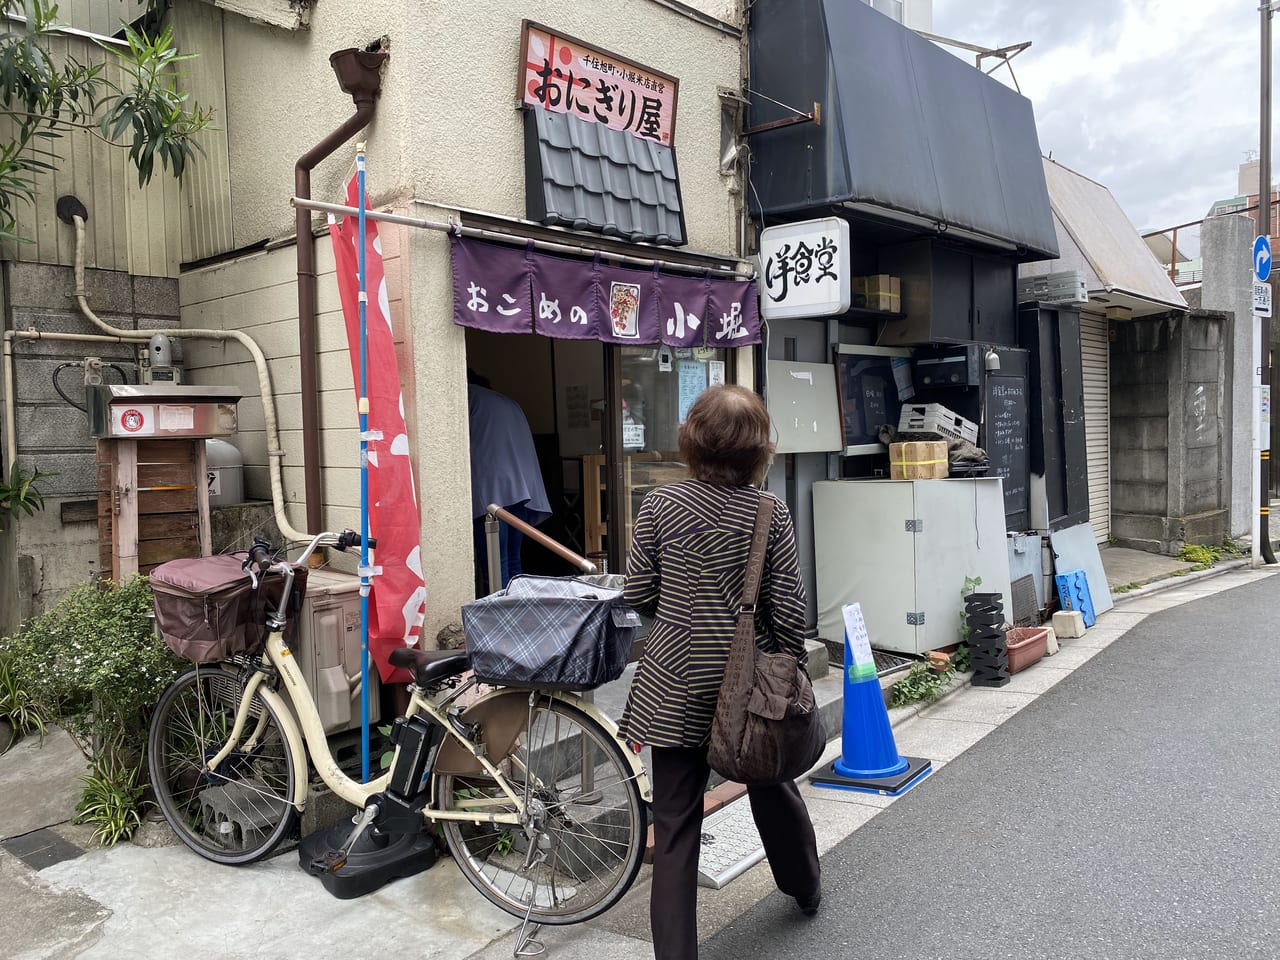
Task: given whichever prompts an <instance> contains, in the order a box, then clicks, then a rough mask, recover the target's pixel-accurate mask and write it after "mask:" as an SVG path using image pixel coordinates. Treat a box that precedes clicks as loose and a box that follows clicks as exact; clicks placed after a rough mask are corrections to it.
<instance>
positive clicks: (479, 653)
mask: <svg viewBox="0 0 1280 960" xmlns="http://www.w3.org/2000/svg"><path fill="white" fill-rule="evenodd" d="M617 580H620V578H612V582H611V581H608V580H604V579H603V578H601V579H600V580H598V581H595V582H593V581H592V580H590V579H587V578H573V577H563V578H562V577H537V576H519V577H515V578H513V579H512V580H511V582H510V583H509V584H508V585H507V587H506V588H505V589H503V590H500V591H499V592H497V593H495V594H491V595H490V596H487V597H481V598H480V599H479V600H475V601H474V602H472V603H468V604H465V605H463V608H462V627H463V632H464V633H465V634H466V643H467V653H468V654H469V655H470V657H471V669H472V670H473V671H474V673H475V675H476V678H477V679H479V680H483V681H485V682H486V683H496V684H502V685H506V686H517V687H531V688H534V689H543V690H590V689H592V688H593V687H598V686H600V685H601V684H602V683H608V682H609V681H610V680H616V679H618V677H620V676H621V675H622V670H623V668H624V667H626V665H627V657H628V655H629V654H630V652H631V644H632V642H633V641H634V640H635V634H636V628H637V627H638V626H639V625H640V617H639V615H638V614H637V613H636V612H635V611H634V610H632V609H631V608H630V607H628V606H627V605H626V604H624V603H623V602H622V589H621V587H620V585H617V584H616V581H617Z"/></svg>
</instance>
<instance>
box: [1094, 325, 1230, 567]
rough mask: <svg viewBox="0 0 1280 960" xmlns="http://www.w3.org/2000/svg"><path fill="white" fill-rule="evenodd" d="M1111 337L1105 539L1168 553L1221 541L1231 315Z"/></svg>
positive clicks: (1127, 328) (1126, 328) (1120, 328)
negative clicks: (1109, 526) (1108, 499)
mask: <svg viewBox="0 0 1280 960" xmlns="http://www.w3.org/2000/svg"><path fill="white" fill-rule="evenodd" d="M1112 329H1113V330H1114V331H1115V336H1116V339H1115V341H1114V342H1113V344H1112V351H1111V430H1112V434H1111V448H1112V450H1113V451H1116V453H1115V455H1114V456H1113V458H1112V465H1111V471H1112V488H1111V496H1112V505H1111V523H1112V535H1113V537H1114V538H1115V540H1116V542H1117V543H1119V544H1121V545H1122V546H1131V547H1138V548H1140V549H1146V550H1151V551H1153V552H1157V553H1166V554H1175V553H1177V552H1178V550H1180V549H1181V548H1182V546H1184V545H1185V544H1187V543H1214V544H1216V543H1221V542H1222V539H1223V537H1224V536H1226V534H1227V503H1228V500H1229V492H1228V489H1227V485H1226V464H1227V450H1228V442H1227V437H1226V429H1227V419H1228V416H1229V412H1228V411H1229V406H1228V404H1227V402H1226V399H1225V397H1226V393H1225V391H1224V389H1223V384H1224V382H1225V379H1224V378H1226V377H1227V357H1226V355H1225V352H1224V351H1225V343H1226V341H1227V340H1228V339H1229V337H1230V335H1231V321H1230V317H1228V316H1226V315H1224V314H1215V313H1210V312H1206V311H1196V312H1193V313H1191V314H1185V313H1171V314H1165V315H1162V316H1158V317H1146V318H1142V319H1139V320H1132V321H1127V322H1124V323H1116V324H1114V325H1113V328H1112Z"/></svg>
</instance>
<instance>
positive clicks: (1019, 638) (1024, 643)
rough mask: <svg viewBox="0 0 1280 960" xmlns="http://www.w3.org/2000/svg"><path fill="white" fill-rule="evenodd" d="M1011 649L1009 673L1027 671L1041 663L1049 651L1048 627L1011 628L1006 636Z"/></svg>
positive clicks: (1006, 632) (1006, 643)
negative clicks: (1033, 665) (1035, 664)
mask: <svg viewBox="0 0 1280 960" xmlns="http://www.w3.org/2000/svg"><path fill="white" fill-rule="evenodd" d="M1004 642H1005V646H1006V647H1008V649H1009V673H1011V674H1013V673H1017V672H1018V671H1019V670H1025V669H1027V667H1029V666H1031V665H1032V664H1034V663H1037V662H1039V661H1040V660H1041V659H1042V658H1043V657H1044V655H1045V653H1047V652H1048V649H1049V629H1048V628H1047V627H1010V628H1009V629H1008V630H1006V631H1005V634H1004Z"/></svg>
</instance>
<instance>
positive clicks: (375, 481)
mask: <svg viewBox="0 0 1280 960" xmlns="http://www.w3.org/2000/svg"><path fill="white" fill-rule="evenodd" d="M358 190H359V188H358V186H357V183H356V178H355V177H354V176H353V177H352V178H351V181H350V183H348V184H347V205H348V206H352V207H354V206H356V205H357V204H358V203H359V192H358ZM359 232H360V224H359V220H357V218H356V217H345V218H343V220H342V221H341V222H340V223H339V222H335V220H334V218H333V217H330V218H329V236H330V238H331V239H332V240H333V256H334V260H335V261H336V265H337V278H338V294H339V295H340V296H341V298H342V315H343V318H344V319H345V320H346V325H347V343H348V344H349V345H350V353H351V372H352V378H353V380H354V382H355V386H356V393H357V394H358V393H359V392H360V277H359V268H360V261H359V247H358V246H357V244H358V243H359ZM364 232H365V236H364V243H365V272H366V274H367V276H366V280H365V289H366V290H367V291H368V297H369V299H368V305H367V306H366V308H365V336H366V346H365V364H366V373H367V377H366V382H367V385H368V393H369V535H370V536H371V537H373V538H374V539H375V540H376V541H377V542H378V547H377V555H376V558H375V561H376V563H377V565H379V566H381V567H382V572H381V573H379V574H378V575H377V576H375V577H374V578H373V589H372V592H371V593H370V595H369V652H370V654H371V656H372V659H373V662H374V663H375V664H377V667H378V675H379V676H380V677H381V678H382V682H383V683H408V682H409V681H410V680H411V679H412V678H411V677H410V675H409V672H408V671H407V670H404V669H403V668H396V667H392V666H391V665H390V664H389V663H388V660H387V658H388V657H389V656H390V654H391V651H392V650H394V649H396V648H397V647H402V646H410V647H413V646H417V645H418V637H419V635H420V633H421V631H422V619H423V614H424V612H425V608H426V600H427V588H426V585H425V582H424V580H423V577H422V547H421V543H420V541H419V539H418V524H419V520H418V496H417V492H416V490H415V487H414V483H413V465H412V463H411V462H410V459H409V436H408V433H407V432H406V430H405V425H404V396H403V394H402V393H401V390H400V371H399V370H398V369H397V367H396V349H395V340H394V338H393V332H392V328H391V307H390V304H389V302H388V300H387V281H386V275H385V274H384V272H383V267H382V245H381V243H380V242H379V239H378V226H377V223H376V222H375V221H373V220H368V219H366V220H365V231H364Z"/></svg>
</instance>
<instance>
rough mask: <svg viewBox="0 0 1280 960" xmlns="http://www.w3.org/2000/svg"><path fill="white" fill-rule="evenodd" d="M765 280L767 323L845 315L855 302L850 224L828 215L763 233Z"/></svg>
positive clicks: (763, 298)
mask: <svg viewBox="0 0 1280 960" xmlns="http://www.w3.org/2000/svg"><path fill="white" fill-rule="evenodd" d="M760 279H761V284H760V313H761V315H763V316H764V318H765V319H766V320H773V319H777V318H783V317H825V316H829V315H831V314H836V313H844V312H845V311H846V310H848V309H849V304H850V303H851V302H852V299H851V295H850V278H849V222H848V221H847V220H842V219H840V218H839V217H823V218H822V219H820V220H802V221H800V222H799V223H787V224H783V225H782V226H778V227H768V228H767V229H765V230H763V231H761V233H760Z"/></svg>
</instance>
